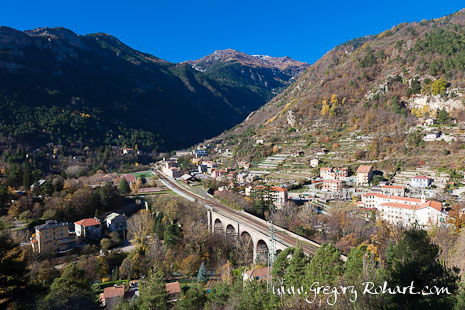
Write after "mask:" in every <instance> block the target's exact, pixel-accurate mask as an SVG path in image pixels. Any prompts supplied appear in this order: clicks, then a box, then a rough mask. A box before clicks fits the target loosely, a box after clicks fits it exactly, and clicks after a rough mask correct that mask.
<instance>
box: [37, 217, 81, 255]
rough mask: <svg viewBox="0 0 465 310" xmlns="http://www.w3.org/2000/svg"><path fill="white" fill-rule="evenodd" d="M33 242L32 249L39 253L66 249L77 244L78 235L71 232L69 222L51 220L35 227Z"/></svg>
mask: <svg viewBox="0 0 465 310" xmlns="http://www.w3.org/2000/svg"><path fill="white" fill-rule="evenodd" d="M31 243H32V249H33V250H34V251H37V252H39V253H46V252H56V251H64V250H67V249H70V248H72V247H73V246H74V245H75V243H76V237H75V236H74V235H71V234H70V233H69V226H68V223H62V222H57V221H55V220H50V221H46V222H45V224H42V225H38V226H36V227H35V236H33V238H32V239H31Z"/></svg>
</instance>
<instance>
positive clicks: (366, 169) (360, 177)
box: [357, 165, 373, 186]
mask: <svg viewBox="0 0 465 310" xmlns="http://www.w3.org/2000/svg"><path fill="white" fill-rule="evenodd" d="M372 178H373V167H372V166H366V165H361V166H360V167H358V169H357V185H358V186H368V185H370V181H371V179H372Z"/></svg>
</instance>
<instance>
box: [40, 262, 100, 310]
mask: <svg viewBox="0 0 465 310" xmlns="http://www.w3.org/2000/svg"><path fill="white" fill-rule="evenodd" d="M39 309H43V310H45V309H47V310H50V309H52V310H53V309H57V310H58V309H98V305H97V304H96V302H95V299H94V295H93V292H92V290H91V289H90V287H89V285H88V283H87V281H86V280H85V273H84V271H83V270H81V269H79V268H78V267H77V264H69V265H68V266H66V268H65V270H64V271H63V274H62V275H61V276H60V277H59V278H57V279H55V280H54V281H53V283H52V285H51V287H50V292H49V293H48V294H47V296H46V297H45V299H44V300H43V301H42V302H41V303H40V305H39Z"/></svg>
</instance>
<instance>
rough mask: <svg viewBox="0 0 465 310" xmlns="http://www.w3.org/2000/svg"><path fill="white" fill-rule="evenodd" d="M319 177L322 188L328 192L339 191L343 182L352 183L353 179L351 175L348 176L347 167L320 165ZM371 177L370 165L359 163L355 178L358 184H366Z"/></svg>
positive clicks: (371, 169)
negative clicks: (321, 181)
mask: <svg viewBox="0 0 465 310" xmlns="http://www.w3.org/2000/svg"><path fill="white" fill-rule="evenodd" d="M320 178H321V179H322V180H323V186H322V189H323V190H325V191H330V192H340V191H342V188H343V185H344V184H345V183H349V182H351V183H352V182H353V181H354V179H353V178H352V177H349V169H348V168H347V167H342V168H333V167H322V168H320ZM372 178H373V167H372V166H367V165H361V166H359V167H358V169H357V172H356V178H355V182H356V184H357V185H358V186H368V185H369V184H370V182H371V180H372Z"/></svg>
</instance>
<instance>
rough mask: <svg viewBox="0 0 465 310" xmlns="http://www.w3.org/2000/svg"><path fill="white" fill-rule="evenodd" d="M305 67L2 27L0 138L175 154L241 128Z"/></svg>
mask: <svg viewBox="0 0 465 310" xmlns="http://www.w3.org/2000/svg"><path fill="white" fill-rule="evenodd" d="M307 67H308V64H306V63H302V62H298V61H294V60H292V59H290V58H287V57H280V58H275V57H270V56H250V55H247V54H244V53H241V52H238V51H235V50H225V51H216V52H215V53H214V54H212V55H209V56H206V57H204V58H202V59H200V60H196V61H188V62H184V63H171V62H168V61H165V60H163V59H160V58H157V57H155V56H153V55H150V54H146V53H142V52H139V51H137V50H135V49H132V48H131V47H129V46H127V45H125V44H124V43H122V42H121V41H119V40H118V39H117V38H115V37H113V36H111V35H108V34H104V33H95V34H88V35H78V34H75V33H74V32H72V31H71V30H68V29H65V28H37V29H34V30H30V31H18V30H15V29H12V28H9V27H0V112H1V113H0V132H1V133H2V135H3V137H8V138H12V139H15V141H18V142H20V143H26V144H33V145H38V144H41V143H46V142H54V143H74V144H76V143H80V144H83V145H89V144H96V145H99V144H102V143H104V144H120V145H127V146H128V147H132V146H135V145H136V144H137V145H138V146H139V148H145V149H150V150H153V149H157V150H172V149H175V148H180V147H185V146H189V145H192V144H194V143H197V142H199V141H202V140H203V139H205V138H210V137H213V136H215V135H218V134H220V133H221V132H222V131H224V130H226V129H229V128H231V127H233V126H234V125H236V124H238V123H239V122H241V121H242V120H244V119H245V118H246V117H247V115H249V114H250V113H251V112H252V111H254V110H256V109H257V108H259V107H260V106H262V105H263V104H265V103H266V102H267V101H269V100H270V99H271V98H272V97H273V96H275V95H276V94H278V93H279V92H280V91H281V90H283V89H284V88H285V87H287V86H289V85H290V84H291V83H292V81H294V80H295V79H296V78H297V77H298V75H299V74H300V73H301V72H303V71H304V70H305V69H306V68H307Z"/></svg>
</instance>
